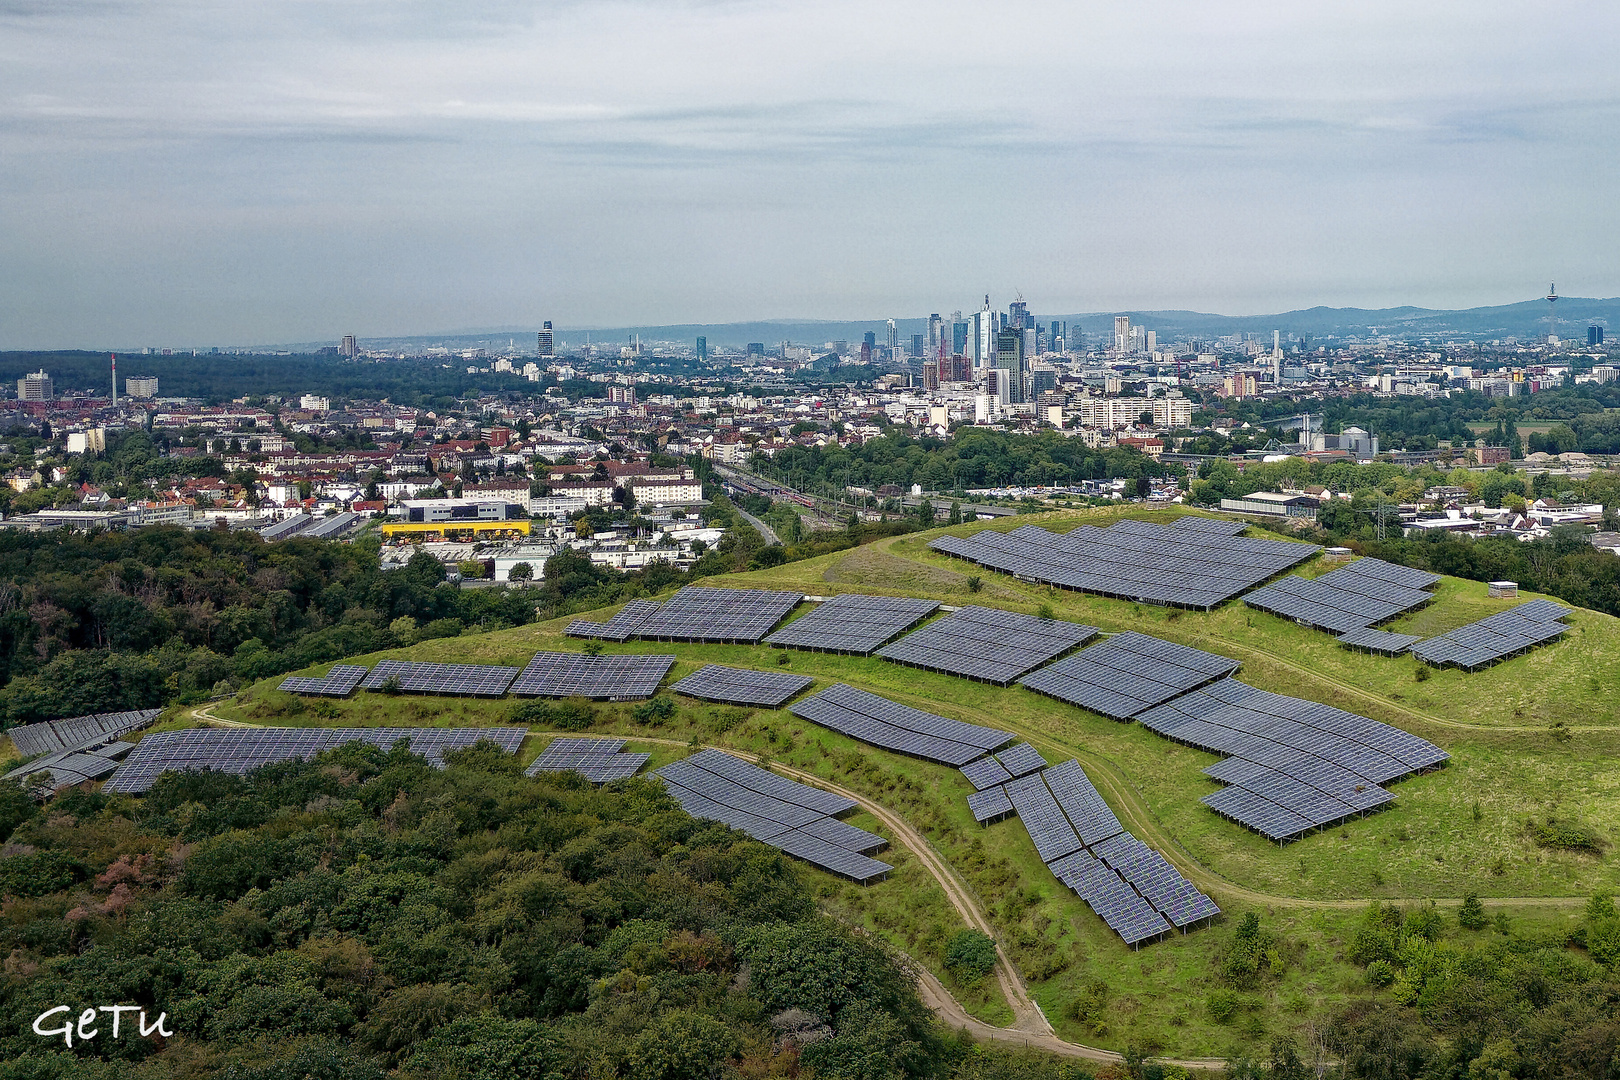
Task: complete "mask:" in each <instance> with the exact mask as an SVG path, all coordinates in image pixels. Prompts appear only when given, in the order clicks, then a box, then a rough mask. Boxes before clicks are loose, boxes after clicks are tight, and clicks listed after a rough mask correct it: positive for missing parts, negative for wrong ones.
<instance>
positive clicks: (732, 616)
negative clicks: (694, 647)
mask: <svg viewBox="0 0 1620 1080" xmlns="http://www.w3.org/2000/svg"><path fill="white" fill-rule="evenodd" d="M803 599H804V594H803V593H795V592H773V591H771V590H769V589H711V588H704V587H701V586H697V585H688V586H687V587H686V588H684V589H680V590H678V591H677V592H676V593H675V595H674V596H672V597H670V598H669V599H668V600H666V601H664V602H663V603H662V604H658V603H654V602H652V601H650V600H643V601H637V602H633V604H626V605H625V606H624V608H623V609H622V610H621V611H620V612H619V613H618V614H617V615H615V616H614V617H613V618H612V619H610V620H608V621H607V622H605V623H593V622H589V621H587V620H584V619H579V620H575V621H574V622H572V623H570V624H569V625H568V632H569V633H570V634H573V635H574V636H575V637H600V638H607V639H609V640H612V641H626V640H628V639H630V638H644V639H650V640H656V641H711V642H722V643H730V644H752V643H754V642H757V641H759V640H760V639H761V638H763V637H764V636H765V635H766V634H768V633H770V632H771V627H773V626H775V625H776V624H777V623H779V622H781V621H782V620H783V618H785V617H786V616H787V613H788V612H790V611H792V610H793V609H794V607H796V606H797V605H798V603H799V601H800V600H803ZM632 606H633V607H634V610H633V611H632Z"/></svg>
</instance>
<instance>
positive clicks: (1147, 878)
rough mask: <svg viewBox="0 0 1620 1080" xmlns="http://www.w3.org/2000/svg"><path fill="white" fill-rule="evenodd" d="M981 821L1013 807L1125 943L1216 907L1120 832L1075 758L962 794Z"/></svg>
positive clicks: (1043, 851)
mask: <svg viewBox="0 0 1620 1080" xmlns="http://www.w3.org/2000/svg"><path fill="white" fill-rule="evenodd" d="M968 806H969V808H970V809H972V810H973V816H974V817H975V819H977V820H979V821H981V822H983V821H989V820H992V819H994V818H997V817H1004V816H1005V815H1006V814H1007V813H1010V812H1014V811H1016V812H1017V814H1018V818H1019V820H1020V821H1022V822H1023V823H1024V828H1025V829H1027V830H1028V831H1029V836H1030V839H1031V840H1032V841H1034V844H1035V850H1036V852H1037V853H1038V854H1039V855H1040V857H1041V861H1042V862H1044V863H1046V865H1047V867H1048V868H1049V869H1050V870H1051V871H1052V873H1053V874H1054V875H1055V876H1056V877H1057V879H1058V880H1059V881H1061V882H1063V884H1064V885H1065V886H1066V887H1067V888H1069V889H1072V890H1073V891H1074V892H1075V893H1076V894H1077V895H1078V896H1079V897H1080V898H1081V899H1082V900H1084V901H1085V902H1086V903H1087V904H1089V905H1090V906H1091V909H1092V910H1093V911H1095V912H1096V913H1097V914H1098V915H1099V916H1101V917H1102V919H1103V921H1104V922H1106V923H1107V924H1108V926H1109V927H1110V928H1111V929H1112V930H1113V931H1114V932H1115V933H1117V934H1118V935H1119V936H1120V937H1121V938H1122V939H1123V940H1124V941H1125V943H1126V944H1127V945H1131V946H1138V945H1141V944H1143V943H1145V942H1148V941H1152V940H1154V939H1155V938H1158V937H1162V936H1163V935H1165V934H1168V933H1170V932H1171V931H1172V930H1174V929H1182V930H1185V929H1187V928H1188V927H1190V926H1193V925H1195V924H1196V923H1199V922H1202V921H1204V920H1206V919H1210V918H1213V917H1214V916H1216V915H1219V914H1220V908H1219V907H1217V906H1216V904H1215V902H1214V901H1213V900H1211V899H1210V898H1209V897H1208V896H1206V895H1204V894H1203V893H1202V892H1200V891H1199V890H1198V888H1197V887H1196V886H1195V885H1193V884H1192V883H1191V882H1190V881H1188V880H1187V879H1186V878H1184V877H1182V876H1181V874H1180V873H1179V872H1178V871H1177V870H1176V869H1175V867H1173V866H1171V865H1170V863H1169V862H1168V861H1167V860H1166V859H1165V858H1164V857H1163V856H1162V855H1160V854H1159V853H1158V852H1156V851H1154V850H1153V849H1152V848H1150V847H1148V846H1147V845H1146V844H1144V843H1142V842H1141V841H1140V840H1138V839H1136V837H1134V836H1132V835H1131V834H1130V833H1128V832H1126V831H1125V830H1124V828H1123V827H1122V826H1121V825H1120V823H1119V818H1118V817H1116V816H1115V814H1114V812H1113V810H1111V809H1109V807H1108V804H1107V803H1106V802H1105V801H1104V800H1103V797H1102V795H1101V794H1100V793H1099V792H1098V791H1097V789H1096V787H1095V786H1094V785H1093V784H1092V783H1091V780H1090V778H1089V777H1087V776H1086V774H1085V770H1084V769H1082V768H1081V767H1080V763H1079V762H1078V761H1075V760H1073V759H1071V760H1069V761H1065V762H1063V763H1061V764H1058V765H1053V766H1052V767H1050V768H1047V769H1043V770H1041V771H1040V772H1035V773H1029V774H1027V775H1025V776H1022V777H1019V778H1018V779H1015V780H1011V781H1009V782H1008V783H1006V784H1004V785H1002V786H1000V787H993V788H988V789H986V790H983V791H978V792H975V793H974V794H973V795H971V796H969V797H968Z"/></svg>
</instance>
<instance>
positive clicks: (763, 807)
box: [653, 751, 893, 883]
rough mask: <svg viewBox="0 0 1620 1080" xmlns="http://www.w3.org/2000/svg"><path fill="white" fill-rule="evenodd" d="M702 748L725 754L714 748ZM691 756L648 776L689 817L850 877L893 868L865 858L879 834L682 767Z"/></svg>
mask: <svg viewBox="0 0 1620 1080" xmlns="http://www.w3.org/2000/svg"><path fill="white" fill-rule="evenodd" d="M704 753H706V754H720V756H721V757H729V756H730V755H726V754H722V753H720V752H719V751H704ZM695 756H696V755H694V757H695ZM691 760H692V759H687V760H686V761H678V762H674V763H672V764H671V765H666V766H664V768H662V769H659V770H658V771H657V772H656V773H654V774H653V775H654V776H655V777H656V778H658V779H659V780H660V781H662V782H663V783H664V786H665V788H666V790H668V791H669V793H670V794H671V795H672V796H673V797H674V798H675V800H676V801H677V802H678V803H680V804H681V808H682V809H683V810H685V811H686V812H687V813H688V814H690V815H692V816H693V817H697V818H706V819H708V820H711V821H719V822H721V823H723V824H726V825H729V826H730V827H732V828H735V829H741V830H742V831H744V832H746V833H748V834H749V835H750V836H752V837H754V838H755V839H756V840H759V841H761V842H763V843H766V844H770V845H771V846H773V847H776V848H779V849H780V850H782V851H784V852H786V853H787V854H789V855H792V856H795V857H796V858H800V859H804V860H805V861H806V862H809V863H812V864H814V865H816V866H819V867H821V868H822V869H825V870H830V871H831V872H833V873H836V874H841V875H843V876H844V877H848V878H852V879H853V880H855V881H859V882H863V883H864V882H867V881H871V880H873V879H875V878H879V877H882V876H883V875H884V874H887V873H888V872H889V871H890V870H892V869H893V867H892V866H890V865H889V864H888V863H885V862H880V861H879V860H877V859H873V858H870V857H869V855H868V854H867V853H869V852H872V851H877V850H879V849H881V848H882V847H884V846H885V845H886V844H887V841H886V840H884V839H883V837H881V836H878V835H877V834H875V833H870V832H867V831H866V830H865V829H860V828H857V827H855V826H853V825H850V824H849V823H847V822H843V821H839V820H838V819H837V818H833V817H829V816H827V815H825V814H820V813H816V812H815V811H813V810H808V808H805V807H803V806H800V805H798V804H796V803H788V802H786V801H784V800H780V799H776V798H773V797H771V796H769V795H765V794H762V793H760V792H757V791H754V790H753V789H751V788H746V787H743V786H742V785H740V784H736V783H734V782H731V781H729V780H726V779H725V778H723V777H721V776H720V775H719V774H718V773H712V772H710V771H709V770H707V769H704V768H701V767H698V766H690V767H685V768H683V766H689V763H690V761H691ZM732 761H734V762H735V763H736V765H739V766H747V763H746V762H742V761H737V760H736V759H734V758H733V759H732ZM709 763H710V764H711V765H715V766H718V767H720V768H723V769H726V770H727V771H734V770H733V767H732V766H729V765H720V763H719V762H718V761H716V760H714V759H713V758H712V757H711V758H710V759H709ZM747 767H748V768H750V769H752V768H754V767H753V766H747ZM759 771H761V772H763V771H764V770H759ZM767 775H770V776H773V777H774V778H775V779H776V780H778V781H780V782H782V783H784V784H792V781H790V780H785V779H783V778H781V777H775V774H767ZM688 784H690V785H691V786H688ZM795 786H797V787H803V785H795ZM805 791H807V792H812V793H815V794H822V795H824V794H826V793H824V792H816V790H815V789H813V788H805ZM800 797H805V796H800ZM795 810H799V811H804V812H805V814H807V815H808V816H804V814H796V813H794V811H795ZM790 822H793V823H791V824H790Z"/></svg>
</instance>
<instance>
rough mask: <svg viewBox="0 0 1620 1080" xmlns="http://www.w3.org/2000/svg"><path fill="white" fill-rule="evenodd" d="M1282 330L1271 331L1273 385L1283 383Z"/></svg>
mask: <svg viewBox="0 0 1620 1080" xmlns="http://www.w3.org/2000/svg"><path fill="white" fill-rule="evenodd" d="M1282 360H1283V357H1282V331H1281V330H1273V331H1272V332H1271V382H1272V385H1273V386H1280V385H1282Z"/></svg>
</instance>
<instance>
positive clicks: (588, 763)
mask: <svg viewBox="0 0 1620 1080" xmlns="http://www.w3.org/2000/svg"><path fill="white" fill-rule="evenodd" d="M623 747H624V740H623V739H568V738H561V739H553V740H551V742H550V744H548V745H547V746H546V748H545V750H544V751H543V752H542V753H541V754H540V756H539V757H537V758H535V759H534V761H533V762H531V763H530V765H529V767H528V768H527V769H525V770H524V775H525V776H538V775H539V774H540V773H543V772H577V773H579V774H580V775H582V776H584V777H585V779H587V780H589V781H590V782H591V783H593V784H605V783H608V782H609V781H612V780H620V779H623V778H624V777H626V776H634V775H635V774H636V773H637V772H639V771H640V770H641V767H642V766H643V765H645V764H646V763H647V760H648V758H649V757H650V756H651V755H649V754H624V753H620V750H622V749H623Z"/></svg>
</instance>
